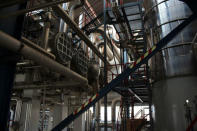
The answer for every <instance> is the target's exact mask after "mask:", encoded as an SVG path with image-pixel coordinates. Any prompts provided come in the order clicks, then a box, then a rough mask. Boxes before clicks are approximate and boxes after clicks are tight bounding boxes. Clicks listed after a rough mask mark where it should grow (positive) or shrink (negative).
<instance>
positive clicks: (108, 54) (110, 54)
mask: <svg viewBox="0 0 197 131" xmlns="http://www.w3.org/2000/svg"><path fill="white" fill-rule="evenodd" d="M102 46H104V42H102V43H99V44H98V48H100V47H102ZM106 47H107V57H108V59H109V61H111V60H112V59H113V53H112V51H111V50H110V48H109V46H108V45H107V46H106ZM102 53H103V51H102Z"/></svg>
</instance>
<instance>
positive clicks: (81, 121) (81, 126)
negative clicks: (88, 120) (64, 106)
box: [73, 114, 85, 131]
mask: <svg viewBox="0 0 197 131" xmlns="http://www.w3.org/2000/svg"><path fill="white" fill-rule="evenodd" d="M73 131H85V114H82V115H80V116H79V117H78V118H77V119H76V120H74V122H73Z"/></svg>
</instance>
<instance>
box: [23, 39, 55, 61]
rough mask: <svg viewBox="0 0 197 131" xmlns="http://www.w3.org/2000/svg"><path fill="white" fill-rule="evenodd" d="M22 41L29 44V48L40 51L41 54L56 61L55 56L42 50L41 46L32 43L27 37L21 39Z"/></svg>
mask: <svg viewBox="0 0 197 131" xmlns="http://www.w3.org/2000/svg"><path fill="white" fill-rule="evenodd" d="M21 41H22V42H24V44H27V46H30V47H32V48H34V49H36V50H38V51H40V52H41V53H43V54H45V55H47V56H49V57H50V58H53V59H55V55H53V54H51V53H49V52H47V51H46V50H44V49H43V48H41V47H40V46H38V45H36V44H35V43H33V42H32V41H30V40H29V39H27V38H25V37H21Z"/></svg>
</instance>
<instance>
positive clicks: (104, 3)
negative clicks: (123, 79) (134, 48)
mask: <svg viewBox="0 0 197 131" xmlns="http://www.w3.org/2000/svg"><path fill="white" fill-rule="evenodd" d="M103 12H104V22H103V24H104V83H105V85H106V84H107V42H106V40H107V39H106V0H103ZM104 114H105V115H104V131H107V95H106V96H105V97H104Z"/></svg>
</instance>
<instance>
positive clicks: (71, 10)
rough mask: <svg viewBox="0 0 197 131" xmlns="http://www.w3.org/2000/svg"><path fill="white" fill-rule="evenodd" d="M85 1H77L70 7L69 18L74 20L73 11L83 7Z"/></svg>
mask: <svg viewBox="0 0 197 131" xmlns="http://www.w3.org/2000/svg"><path fill="white" fill-rule="evenodd" d="M84 3H85V1H84V0H79V2H77V3H75V4H74V5H72V6H71V8H70V11H69V16H70V17H71V18H72V20H74V16H75V12H74V11H75V10H76V9H78V8H80V7H82V6H83V5H84Z"/></svg>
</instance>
